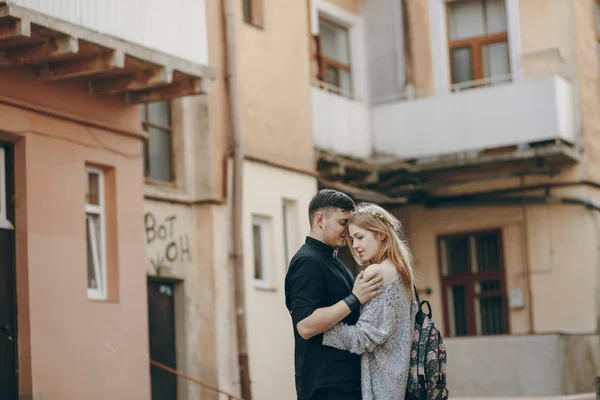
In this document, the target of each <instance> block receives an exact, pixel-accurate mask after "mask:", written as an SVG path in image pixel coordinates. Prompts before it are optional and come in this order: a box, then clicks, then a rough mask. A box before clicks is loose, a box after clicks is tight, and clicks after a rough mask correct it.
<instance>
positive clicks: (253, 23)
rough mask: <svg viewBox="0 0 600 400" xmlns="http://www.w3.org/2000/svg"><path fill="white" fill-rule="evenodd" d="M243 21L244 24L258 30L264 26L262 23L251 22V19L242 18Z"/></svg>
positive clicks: (261, 29) (262, 29)
mask: <svg viewBox="0 0 600 400" xmlns="http://www.w3.org/2000/svg"><path fill="white" fill-rule="evenodd" d="M244 22H245V23H246V25H248V26H251V27H252V28H255V29H258V30H260V31H264V30H265V27H264V25H259V24H257V23H256V22H252V21H248V20H246V19H245V20H244Z"/></svg>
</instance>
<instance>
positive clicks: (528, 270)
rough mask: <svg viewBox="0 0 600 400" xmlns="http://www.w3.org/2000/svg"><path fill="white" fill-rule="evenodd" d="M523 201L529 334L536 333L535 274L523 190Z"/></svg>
mask: <svg viewBox="0 0 600 400" xmlns="http://www.w3.org/2000/svg"><path fill="white" fill-rule="evenodd" d="M524 187H525V177H523V176H522V177H521V189H522V190H523V188H524ZM521 195H522V198H523V203H522V204H521V213H522V215H523V217H522V218H523V241H522V242H523V261H524V263H525V276H526V279H527V300H528V302H529V304H528V305H527V316H528V318H529V334H530V335H533V334H534V333H535V326H534V319H533V318H534V316H533V282H532V279H533V274H532V273H531V258H530V257H529V229H527V228H528V226H529V224H528V223H527V206H526V205H525V200H524V199H525V197H526V196H525V194H524V190H523V192H522V194H521Z"/></svg>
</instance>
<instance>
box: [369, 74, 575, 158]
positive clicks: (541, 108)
mask: <svg viewBox="0 0 600 400" xmlns="http://www.w3.org/2000/svg"><path fill="white" fill-rule="evenodd" d="M572 96H573V95H572V90H571V84H570V83H569V82H568V81H567V80H566V79H565V78H563V77H561V76H559V75H551V76H547V77H543V78H538V79H533V80H529V81H524V82H519V83H503V84H499V85H494V86H488V87H483V88H476V89H469V90H464V91H460V92H455V93H448V94H444V95H436V96H433V97H428V98H420V99H416V100H404V101H394V102H389V103H384V104H378V105H375V106H374V107H373V108H372V112H371V118H372V133H373V150H374V151H376V152H378V153H388V154H389V153H391V154H393V155H395V156H397V157H400V158H402V159H415V158H424V157H431V156H439V155H444V154H453V153H465V152H475V151H481V150H485V149H490V148H498V147H505V146H515V145H516V146H519V145H526V144H530V143H538V142H547V141H556V140H561V141H564V142H567V143H574V142H575V140H576V130H575V122H574V111H575V110H574V104H573V98H572Z"/></svg>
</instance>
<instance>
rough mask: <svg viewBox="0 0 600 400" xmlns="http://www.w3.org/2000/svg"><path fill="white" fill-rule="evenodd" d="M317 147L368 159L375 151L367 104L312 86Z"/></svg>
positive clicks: (314, 132)
mask: <svg viewBox="0 0 600 400" xmlns="http://www.w3.org/2000/svg"><path fill="white" fill-rule="evenodd" d="M311 97H312V102H311V103H312V125H313V140H314V145H315V147H317V148H319V149H324V150H329V151H333V152H335V153H338V154H343V155H347V156H352V157H367V156H369V155H370V154H371V152H372V150H373V148H372V143H371V137H370V132H369V128H370V124H369V108H368V106H367V105H365V104H363V103H361V102H358V101H355V100H352V99H349V98H347V97H344V96H340V95H338V94H335V93H330V92H327V91H325V90H322V89H319V88H316V87H312V88H311Z"/></svg>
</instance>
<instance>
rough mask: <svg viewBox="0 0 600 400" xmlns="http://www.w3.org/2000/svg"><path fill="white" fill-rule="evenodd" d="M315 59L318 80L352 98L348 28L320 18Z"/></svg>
mask: <svg viewBox="0 0 600 400" xmlns="http://www.w3.org/2000/svg"><path fill="white" fill-rule="evenodd" d="M315 58H316V60H317V65H318V79H319V80H320V81H323V82H326V83H328V84H329V85H330V86H331V87H333V88H334V89H336V90H335V91H337V92H338V93H340V94H343V95H345V96H351V94H352V69H351V67H350V38H349V35H348V28H346V27H344V26H342V25H338V24H336V23H334V22H331V21H329V20H327V19H324V18H323V17H320V18H319V36H318V37H317V48H316V54H315Z"/></svg>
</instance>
